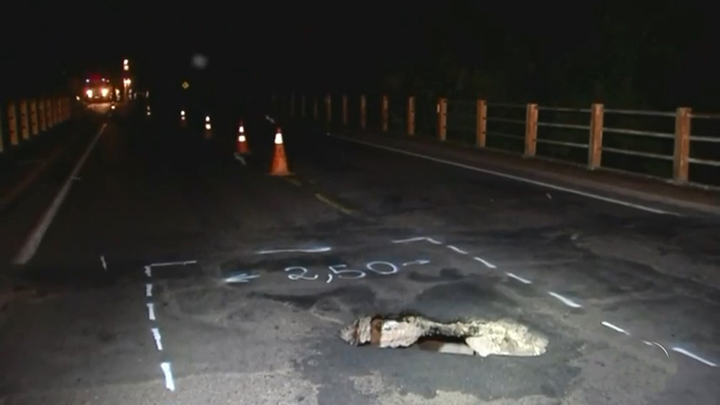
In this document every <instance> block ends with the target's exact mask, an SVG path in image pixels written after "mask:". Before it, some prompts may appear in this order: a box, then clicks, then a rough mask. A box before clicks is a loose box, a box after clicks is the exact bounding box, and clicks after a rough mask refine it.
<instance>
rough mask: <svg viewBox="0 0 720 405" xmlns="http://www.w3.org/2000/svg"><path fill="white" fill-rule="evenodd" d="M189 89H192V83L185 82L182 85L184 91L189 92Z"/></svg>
mask: <svg viewBox="0 0 720 405" xmlns="http://www.w3.org/2000/svg"><path fill="white" fill-rule="evenodd" d="M188 87H190V83H188V82H183V83H182V88H183V89H185V90H187V89H188Z"/></svg>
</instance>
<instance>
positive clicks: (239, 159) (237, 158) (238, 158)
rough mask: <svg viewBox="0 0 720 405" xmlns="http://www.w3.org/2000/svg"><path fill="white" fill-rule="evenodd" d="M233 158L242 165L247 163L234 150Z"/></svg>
mask: <svg viewBox="0 0 720 405" xmlns="http://www.w3.org/2000/svg"><path fill="white" fill-rule="evenodd" d="M235 160H237V161H239V162H240V163H242V165H243V166H247V163H246V162H245V158H244V157H242V156H240V155H239V154H238V153H237V152H235Z"/></svg>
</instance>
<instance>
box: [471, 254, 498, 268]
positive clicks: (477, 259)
mask: <svg viewBox="0 0 720 405" xmlns="http://www.w3.org/2000/svg"><path fill="white" fill-rule="evenodd" d="M473 259H475V261H478V262H480V263H482V264H484V265H485V266H487V267H489V268H491V269H497V266H496V265H494V264H492V263H490V262H489V261H487V260H485V259H483V258H482V257H477V256H475V257H473Z"/></svg>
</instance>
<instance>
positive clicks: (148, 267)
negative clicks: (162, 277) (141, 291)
mask: <svg viewBox="0 0 720 405" xmlns="http://www.w3.org/2000/svg"><path fill="white" fill-rule="evenodd" d="M145 275H146V276H148V277H152V268H151V267H150V266H145Z"/></svg>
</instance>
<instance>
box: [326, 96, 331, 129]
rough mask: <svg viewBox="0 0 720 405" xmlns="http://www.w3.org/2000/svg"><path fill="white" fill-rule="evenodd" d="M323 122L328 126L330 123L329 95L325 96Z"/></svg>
mask: <svg viewBox="0 0 720 405" xmlns="http://www.w3.org/2000/svg"><path fill="white" fill-rule="evenodd" d="M325 121H326V122H327V124H328V125H330V123H331V122H332V96H331V95H330V93H328V94H326V95H325Z"/></svg>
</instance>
